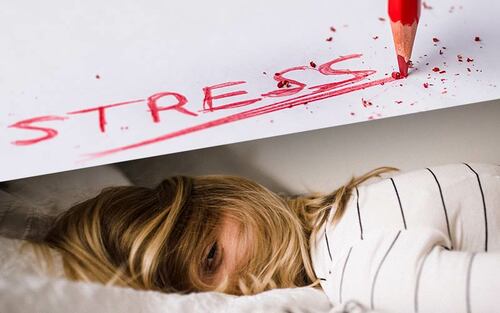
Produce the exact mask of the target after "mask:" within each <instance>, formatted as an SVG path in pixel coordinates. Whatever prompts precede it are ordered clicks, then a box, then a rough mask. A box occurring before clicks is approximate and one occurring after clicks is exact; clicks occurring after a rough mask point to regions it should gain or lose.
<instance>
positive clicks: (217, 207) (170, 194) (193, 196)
mask: <svg viewBox="0 0 500 313" xmlns="http://www.w3.org/2000/svg"><path fill="white" fill-rule="evenodd" d="M391 170H397V169H395V168H391V167H381V168H378V169H375V170H373V171H371V172H369V173H366V174H365V175H363V176H361V177H357V178H356V177H352V179H351V180H350V181H349V182H348V183H347V184H345V185H343V186H342V187H340V188H338V189H337V190H335V191H333V192H331V193H329V194H310V195H306V196H297V197H286V196H279V195H277V194H276V193H273V192H272V191H270V190H268V189H267V188H265V187H264V186H262V185H260V184H258V183H256V182H253V181H251V180H248V179H245V178H242V177H236V176H229V175H205V176H197V177H186V176H174V177H170V178H168V179H165V180H164V181H162V182H161V183H160V184H159V185H158V186H157V187H156V188H153V189H151V188H146V187H139V186H125V187H108V188H105V189H103V190H102V192H101V193H100V194H99V195H97V196H96V197H94V198H91V199H89V200H86V201H84V202H82V203H79V204H77V205H75V206H73V207H72V208H70V209H69V210H68V211H66V212H64V213H63V214H61V215H60V216H58V218H57V219H56V221H55V223H54V225H53V227H52V228H51V229H50V231H49V232H48V233H47V235H46V237H45V238H44V240H43V241H42V242H41V243H35V242H32V243H30V244H31V245H32V246H33V247H34V248H35V251H37V254H38V255H39V256H41V257H40V258H41V259H43V260H45V261H46V262H47V263H48V264H49V266H50V263H51V262H52V260H51V257H50V253H47V252H48V251H49V250H51V249H54V250H56V251H58V252H59V253H60V255H61V257H62V263H63V268H64V273H65V276H66V277H67V278H69V279H73V280H83V281H93V282H99V283H103V284H113V285H119V286H127V287H132V288H136V289H145V290H157V291H162V292H179V293H188V292H194V291H220V292H224V293H229V294H236V295H250V294H256V293H259V292H262V291H265V290H269V289H274V288H288V287H301V286H318V284H319V280H318V279H317V278H316V276H315V274H314V270H313V268H312V265H311V261H310V256H309V240H308V239H309V238H310V236H313V235H314V234H315V230H316V229H318V228H319V227H320V226H321V225H322V223H324V222H325V220H326V215H327V214H326V213H328V212H329V210H330V209H331V208H332V207H334V208H335V209H336V211H335V215H334V222H336V221H338V220H339V219H340V218H341V216H342V214H343V211H344V209H345V204H346V202H347V200H348V198H349V196H350V193H351V190H352V189H353V188H354V187H356V186H357V185H359V184H361V183H362V182H364V181H366V180H368V179H369V178H371V177H374V176H380V174H381V173H383V172H387V171H391ZM222 217H230V218H231V219H233V220H235V221H237V222H239V223H240V225H241V226H242V229H243V230H242V232H241V233H240V235H241V236H240V239H241V240H245V238H246V239H248V238H251V240H248V241H247V242H248V243H249V245H250V248H249V249H248V251H247V253H248V255H247V257H246V259H248V261H247V262H245V264H241V265H240V266H238V269H237V272H236V273H234V275H233V276H231V277H226V278H225V279H224V280H223V281H222V282H221V283H220V284H218V285H216V286H213V285H211V284H208V283H207V282H206V281H204V280H203V279H202V276H201V275H202V273H201V272H200V268H202V266H203V262H204V259H205V257H206V252H207V247H210V246H211V245H212V244H213V243H214V241H215V240H216V234H217V229H218V227H220V221H221V218H222ZM318 222H319V224H318Z"/></svg>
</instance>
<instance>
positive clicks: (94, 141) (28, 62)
mask: <svg viewBox="0 0 500 313" xmlns="http://www.w3.org/2000/svg"><path fill="white" fill-rule="evenodd" d="M386 6H387V3H386V0H364V1H349V2H345V1H334V0H318V1H299V0H287V1H285V0H274V1H268V0H254V1H228V0H215V1H194V0H184V1H160V0H154V1H147V2H139V1H132V0H119V1H118V0H112V1H97V0H89V1H68V0H52V1H27V0H19V1H10V2H9V3H8V4H6V5H4V6H3V7H2V10H0V38H1V42H2V48H1V49H0V100H1V105H0V128H1V129H2V131H1V132H0V151H1V153H0V164H1V169H0V181H5V180H11V179H17V178H22V177H27V176H35V175H41V174H47V173H53V172H59V171H65V170H70V169H76V168H82V167H89V166H94V165H100V164H108V163H115V162H119V161H124V160H131V159H137V158H144V157H149V156H155V155H161V154H167V153H173V152H179V151H186V150H192V149H198V148H203V147H210V146H216V145H221V144H229V143H234V142H239V141H246V140H252V139H258V138H265V137H271V136H276V135H282V134H289V133H296V132H302V131H306V130H312V129H319V128H324V127H331V126H337V125H342V124H349V123H355V122H361V121H367V120H370V119H380V118H385V117H391V116H397V115H403V114H409V113H414V112H420V111H426V110H433V109H440V108H447V107H451V106H457V105H463V104H470V103H476V102H480V101H485V100H491V99H497V98H500V88H498V85H499V83H500V75H499V74H500V62H499V61H498V51H500V36H498V33H497V32H498V29H500V19H499V18H498V12H500V2H499V1H496V0H476V1H465V0H439V1H437V0H428V1H425V8H423V9H422V15H421V19H420V23H419V28H418V31H417V38H416V43H415V48H414V51H413V57H412V60H413V63H414V66H415V68H414V69H413V70H412V71H411V74H410V76H409V78H408V79H403V80H397V81H390V80H391V78H390V76H391V72H392V71H394V70H396V57H395V53H394V48H393V42H392V35H391V32H390V25H389V19H388V17H387V13H386ZM429 6H430V7H432V8H429ZM384 19H385V20H384ZM332 27H333V28H332ZM331 28H332V29H331ZM333 30H335V31H333ZM477 36H478V37H480V38H479V41H476V40H475V37H477ZM330 38H331V40H330ZM433 38H436V39H437V40H439V41H437V42H435V40H433ZM354 55H356V56H354ZM340 56H350V59H349V57H348V59H347V60H343V61H339V62H338V63H335V64H333V65H332V66H331V67H330V68H332V69H336V70H342V69H348V70H351V71H368V70H373V72H363V73H365V74H370V75H367V76H366V77H358V78H355V76H354V75H352V74H347V73H344V72H333V73H328V72H325V70H324V69H328V68H329V67H328V66H323V67H322V69H323V70H322V72H323V73H321V72H320V71H319V69H320V66H321V65H322V64H326V63H328V62H330V61H332V60H339V57H340ZM311 62H313V63H314V64H313V63H311ZM314 65H316V67H314ZM433 68H439V71H437V72H435V71H433ZM286 69H292V70H291V71H290V72H288V73H283V74H282V76H281V77H285V78H286V80H288V81H289V83H290V86H289V87H287V86H286V83H281V84H282V85H285V86H282V88H277V84H278V82H277V81H276V80H275V79H274V78H273V77H274V74H275V73H277V72H278V73H279V72H282V71H284V70H286ZM443 71H444V72H443ZM327 74H336V75H327ZM349 79H352V81H347V82H345V83H344V84H341V85H337V86H332V85H330V86H329V87H330V88H329V89H328V88H326V87H324V88H323V89H322V90H320V89H318V88H311V87H314V86H318V85H322V84H328V83H334V82H341V81H346V80H349ZM374 81H378V82H379V84H376V83H374ZM381 82H385V84H383V85H381V84H380V83H381ZM225 83H228V84H225ZM299 83H301V84H299ZM221 84H223V85H221ZM224 84H225V85H224ZM372 84H373V86H372ZM424 84H425V86H427V88H425V87H424ZM427 84H428V85H427ZM211 86H216V87H213V88H208V89H207V87H211ZM363 87H366V88H363ZM204 88H205V90H204ZM275 90H279V92H280V93H288V94H277V93H276V92H275V93H271V94H270V92H272V91H275ZM238 91H240V92H239V93H236V94H234V92H238ZM207 93H211V94H212V97H213V100H212V106H210V103H209V102H210V101H207V99H206V98H207V96H206V94H207ZM228 93H229V94H228ZM231 93H233V94H231ZM257 99H260V100H257ZM249 100H254V101H255V102H253V103H249V102H251V101H249ZM245 101H247V102H246V103H245ZM184 102H185V103H184ZM238 102H243V103H240V104H239V105H238V104H236V105H234V103H238ZM228 104H233V107H226V108H224V106H225V105H228ZM108 105H112V106H109V107H108ZM99 107H101V109H98V108H99ZM155 108H156V109H157V110H156V109H155ZM99 110H100V111H99ZM78 112H79V113H78ZM409 140H410V139H409ZM284 157H285V156H284Z"/></svg>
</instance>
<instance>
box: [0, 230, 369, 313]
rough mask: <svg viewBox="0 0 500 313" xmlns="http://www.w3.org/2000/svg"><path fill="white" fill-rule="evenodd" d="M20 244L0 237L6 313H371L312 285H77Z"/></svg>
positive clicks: (1, 298)
mask: <svg viewBox="0 0 500 313" xmlns="http://www.w3.org/2000/svg"><path fill="white" fill-rule="evenodd" d="M20 243H21V240H13V239H7V238H3V237H0V312H5V313H7V312H8V313H21V312H22V313H27V312H32V313H63V312H64V313H67V312H70V313H80V312H81V313H88V312H107V313H114V312H116V313H123V312H141V313H159V312H169V313H176V312H187V313H197V312H200V313H201V312H203V313H206V312H228V313H229V312H283V313H286V312H291V313H296V312H302V313H306V312H309V313H320V312H321V313H322V312H325V313H326V312H329V313H333V312H352V313H361V312H367V311H363V310H362V309H360V308H359V307H357V306H353V308H352V309H350V310H347V311H346V310H343V309H342V308H335V309H334V308H332V305H331V304H330V302H329V300H328V298H327V297H326V295H325V294H324V292H323V291H322V290H320V289H315V288H311V287H303V288H289V289H275V290H271V291H267V292H263V293H260V294H258V295H254V296H242V297H237V296H231V295H226V294H221V293H216V292H206V293H192V294H188V295H180V294H164V293H160V292H154V291H138V290H134V289H131V288H120V287H111V286H103V285H100V284H94V283H84V282H73V281H69V280H66V279H64V278H63V277H61V275H60V273H59V274H58V273H56V274H55V275H52V276H51V275H48V274H47V273H46V272H44V270H42V269H41V268H40V267H39V266H38V265H37V264H38V263H36V262H34V254H33V253H32V252H31V250H30V249H29V250H26V251H25V252H23V253H21V254H19V253H18V252H17V251H18V250H17V249H18V247H19V244H20Z"/></svg>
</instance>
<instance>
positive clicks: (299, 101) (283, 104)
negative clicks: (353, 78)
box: [82, 77, 394, 161]
mask: <svg viewBox="0 0 500 313" xmlns="http://www.w3.org/2000/svg"><path fill="white" fill-rule="evenodd" d="M392 81H394V78H392V77H387V78H383V79H378V80H374V81H371V82H367V83H363V84H359V85H356V86H349V87H345V88H342V89H337V90H333V91H326V92H321V93H314V92H313V93H309V94H306V95H302V96H298V97H295V98H292V99H287V100H283V101H279V102H275V103H272V104H268V105H266V106H263V107H259V108H254V109H251V110H247V111H244V112H239V113H235V114H232V115H229V116H225V117H222V118H219V119H216V120H213V121H210V122H205V123H202V124H199V125H195V126H191V127H187V128H184V129H181V130H177V131H174V132H170V133H167V134H164V135H161V136H158V137H155V138H151V139H147V140H143V141H139V142H136V143H134V144H129V145H125V146H121V147H117V148H113V149H108V150H104V151H100V152H94V153H88V154H83V156H85V157H87V158H86V159H83V160H82V161H87V160H90V159H94V158H100V157H104V156H107V155H111V154H115V153H118V152H122V151H126V150H130V149H134V148H139V147H143V146H147V145H150V144H154V143H158V142H162V141H165V140H169V139H172V138H175V137H180V136H183V135H187V134H190V133H194V132H197V131H200V130H204V129H207V128H212V127H215V126H219V125H224V124H227V123H231V122H236V121H240V120H244V119H247V118H251V117H254V116H259V115H263V114H267V113H271V112H275V111H279V110H283V109H286V108H293V107H295V106H298V105H303V104H308V103H310V102H315V101H320V100H323V99H327V98H331V97H336V96H340V95H343V94H346V93H350V92H353V91H357V90H361V89H366V88H369V87H373V86H377V85H383V84H385V83H389V82H392Z"/></svg>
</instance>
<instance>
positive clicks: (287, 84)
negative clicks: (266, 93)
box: [278, 80, 290, 88]
mask: <svg viewBox="0 0 500 313" xmlns="http://www.w3.org/2000/svg"><path fill="white" fill-rule="evenodd" d="M283 87H286V88H288V87H290V82H289V81H288V80H281V81H279V82H278V88H283Z"/></svg>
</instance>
